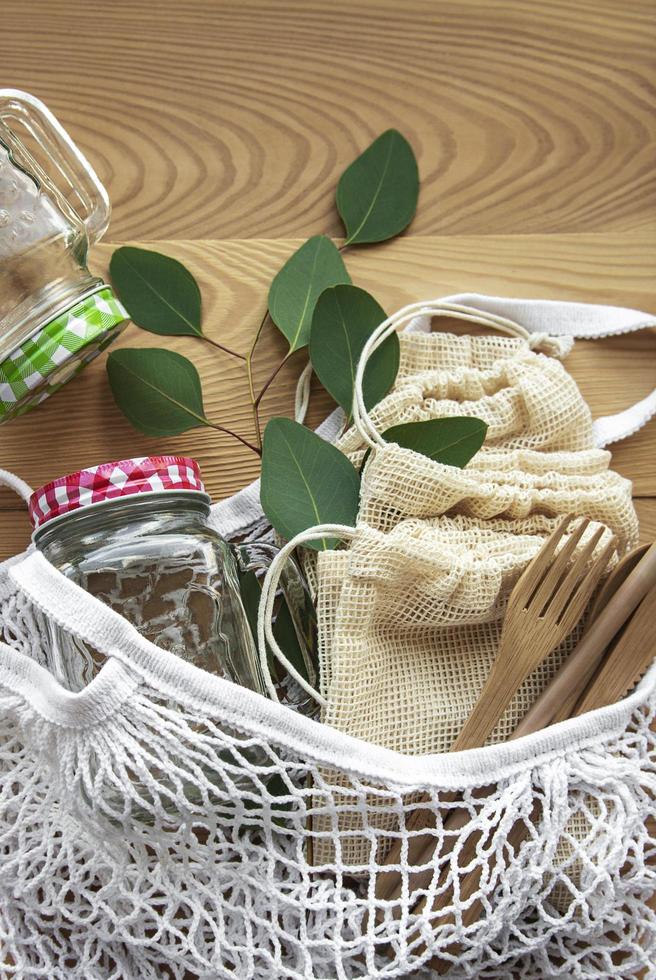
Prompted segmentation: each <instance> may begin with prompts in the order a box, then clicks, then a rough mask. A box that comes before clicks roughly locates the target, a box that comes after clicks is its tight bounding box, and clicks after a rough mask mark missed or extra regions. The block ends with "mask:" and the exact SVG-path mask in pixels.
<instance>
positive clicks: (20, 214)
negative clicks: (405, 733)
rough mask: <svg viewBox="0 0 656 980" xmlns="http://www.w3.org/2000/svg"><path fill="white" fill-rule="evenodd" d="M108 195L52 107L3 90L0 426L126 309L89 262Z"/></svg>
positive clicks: (76, 367)
mask: <svg viewBox="0 0 656 980" xmlns="http://www.w3.org/2000/svg"><path fill="white" fill-rule="evenodd" d="M109 217H110V205H109V198H108V197H107V191H106V190H105V188H104V187H103V185H102V184H101V183H100V181H99V179H98V177H97V175H96V174H95V172H94V171H93V169H92V167H91V165H90V164H89V162H88V161H87V159H86V158H85V157H84V155H83V154H82V153H81V152H80V150H79V149H78V148H77V147H76V146H75V144H74V143H73V141H72V140H71V138H70V136H69V135H68V133H66V131H65V130H64V129H63V128H62V126H61V125H60V124H59V123H58V122H57V120H56V119H55V117H54V116H53V115H52V113H51V112H50V111H49V110H48V109H47V108H46V107H45V106H44V105H43V103H42V102H40V101H39V100H38V99H36V98H34V96H31V95H28V94H27V93H25V92H18V91H15V90H14V89H0V422H6V421H8V420H9V419H12V418H16V416H18V415H22V414H23V413H24V412H26V411H28V410H29V409H30V408H33V407H34V406H35V405H38V404H39V403H40V402H42V401H43V400H44V399H45V398H47V397H48V395H50V394H52V393H53V392H54V391H56V390H57V389H59V388H60V387H61V386H62V385H63V384H65V383H66V381H68V380H69V379H70V378H72V377H73V375H75V374H77V372H78V371H80V370H81V369H82V367H84V365H85V364H87V363H88V362H89V361H90V360H92V358H94V357H95V356H96V354H98V353H99V352H100V351H101V350H102V349H103V348H104V347H106V346H107V345H108V344H109V343H111V341H112V340H113V339H114V337H116V335H117V334H118V332H119V329H120V328H121V326H122V325H123V324H124V323H125V322H126V319H127V313H126V312H125V310H124V309H123V307H122V306H121V304H120V303H119V301H118V299H117V298H116V296H115V295H114V293H113V292H112V289H111V287H110V286H108V285H107V284H106V283H105V282H103V280H102V279H99V278H97V277H95V276H92V275H91V273H90V272H89V270H88V268H87V253H88V250H89V246H90V245H92V244H93V243H94V242H96V241H98V240H99V238H100V237H101V236H102V235H103V234H104V232H105V231H106V229H107V226H108V224H109Z"/></svg>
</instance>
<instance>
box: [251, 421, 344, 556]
mask: <svg viewBox="0 0 656 980" xmlns="http://www.w3.org/2000/svg"><path fill="white" fill-rule="evenodd" d="M359 494H360V478H359V476H358V473H357V471H356V469H355V467H354V466H353V464H352V463H351V461H350V460H349V459H347V457H346V456H345V455H344V454H343V453H341V452H340V451H339V449H336V448H335V447H334V446H331V444H330V443H329V442H325V440H323V439H322V438H321V437H320V436H317V435H315V434H314V432H310V430H309V429H306V428H305V426H303V425H300V424H299V423H298V422H292V420H291V419H285V418H275V419H271V421H270V422H269V424H268V425H267V427H266V429H265V431H264V445H263V450H262V477H261V484H260V500H261V503H262V509H263V510H264V513H265V514H266V516H267V517H268V518H269V520H270V521H271V523H272V525H273V526H274V527H275V529H276V531H278V532H279V533H280V534H282V535H283V537H285V538H287V539H290V538H293V537H294V535H296V534H299V532H301V531H305V530H307V528H309V527H313V526H314V525H315V524H325V523H330V524H348V525H349V527H353V525H354V524H355V518H356V516H357V512H358V498H359ZM337 543H338V542H337V541H336V540H334V539H327V538H323V539H321V540H320V541H313V542H310V543H309V545H308V547H311V548H316V549H317V550H321V549H326V550H327V549H329V548H334V547H335V546H336V545H337Z"/></svg>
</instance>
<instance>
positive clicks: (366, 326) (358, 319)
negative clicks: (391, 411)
mask: <svg viewBox="0 0 656 980" xmlns="http://www.w3.org/2000/svg"><path fill="white" fill-rule="evenodd" d="M386 319H387V314H386V313H385V311H384V310H383V308H382V307H381V306H379V304H378V303H377V302H376V300H375V299H374V298H373V296H370V295H369V293H367V292H366V291H365V290H364V289H359V288H358V287H357V286H332V287H331V288H330V289H326V290H324V292H323V293H322V294H321V296H320V297H319V299H318V300H317V305H316V306H315V308H314V316H313V317H312V332H311V334H310V360H311V361H312V367H313V368H314V371H315V372H316V374H317V377H318V378H319V380H320V381H321V383H322V385H323V386H324V388H325V389H326V390H327V391H328V392H329V393H330V394H331V395H332V396H333V398H334V399H335V401H336V402H337V404H338V405H341V406H342V408H343V409H344V411H345V412H346V414H347V415H350V414H351V408H352V405H353V390H354V386H355V373H356V370H357V367H358V361H359V360H360V354H361V353H362V348H363V347H364V345H365V343H366V342H367V340H368V339H369V337H370V336H371V334H372V333H373V331H374V330H375V329H376V327H377V326H379V324H381V323H382V322H383V320H386ZM399 350H400V348H399V338H398V336H397V335H396V334H392V336H391V337H388V338H387V340H386V341H385V342H384V343H383V344H381V346H380V347H379V348H378V350H377V351H375V352H374V354H373V355H372V356H371V358H370V359H369V363H368V364H367V367H366V369H365V373H364V381H363V385H362V390H363V394H364V402H365V406H366V407H367V408H372V407H373V406H374V405H376V404H377V402H379V401H380V400H381V398H384V397H385V395H386V394H387V392H388V391H389V390H390V388H391V387H392V385H393V384H394V380H395V378H396V374H397V371H398V370H399V356H400V354H399Z"/></svg>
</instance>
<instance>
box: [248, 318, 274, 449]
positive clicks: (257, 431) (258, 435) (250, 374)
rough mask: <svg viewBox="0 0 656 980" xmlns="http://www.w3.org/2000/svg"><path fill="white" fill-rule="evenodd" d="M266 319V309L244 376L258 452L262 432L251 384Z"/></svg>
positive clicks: (249, 353)
mask: <svg viewBox="0 0 656 980" xmlns="http://www.w3.org/2000/svg"><path fill="white" fill-rule="evenodd" d="M268 318H269V311H268V309H267V311H266V312H265V314H264V316H263V317H262V320H261V321H260V325H259V327H258V328H257V332H256V334H255V336H254V338H253V342H252V344H251V346H250V348H249V350H248V354H247V355H246V374H247V376H248V391H249V394H250V399H251V407H252V410H253V423H254V425H255V435H256V438H257V444H258V446H259V447H260V451H261V450H262V430H261V428H260V414H259V412H258V405H259V402H257V401H256V399H255V385H254V384H253V354H254V353H255V348H256V347H257V342H258V340H259V339H260V335H261V333H262V331H263V329H264V324H265V323H266V322H267V320H268Z"/></svg>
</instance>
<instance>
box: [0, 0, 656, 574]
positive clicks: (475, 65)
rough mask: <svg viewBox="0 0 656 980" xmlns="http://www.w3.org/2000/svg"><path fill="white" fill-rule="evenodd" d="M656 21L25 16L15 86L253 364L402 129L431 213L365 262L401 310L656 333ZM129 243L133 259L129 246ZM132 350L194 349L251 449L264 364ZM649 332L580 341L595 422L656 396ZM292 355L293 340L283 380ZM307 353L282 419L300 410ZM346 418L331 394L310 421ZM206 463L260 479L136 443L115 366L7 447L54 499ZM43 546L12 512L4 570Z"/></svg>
mask: <svg viewBox="0 0 656 980" xmlns="http://www.w3.org/2000/svg"><path fill="white" fill-rule="evenodd" d="M655 14H656V8H655V7H654V4H653V2H652V0H628V2H625V3H623V4H622V5H621V7H619V6H618V5H617V4H616V3H615V0H590V2H588V0H577V3H575V4H571V3H567V2H564V0H563V2H561V0H546V2H543V3H540V4H536V3H533V2H532V0H511V2H495V0H487V2H480V0H479V2H474V0H464V2H463V0H457V2H456V0H454V2H448V0H408V2H406V3H404V4H403V5H399V4H398V3H397V2H396V0H338V2H332V3H331V4H325V3H323V2H316V0H302V2H287V3H280V2H274V0H256V2H253V0H185V2H184V3H180V2H179V0H151V2H149V3H148V4H146V3H134V2H133V0H112V3H111V4H107V3H102V4H101V3H100V2H99V0H91V2H89V0H20V2H19V0H4V3H3V37H4V39H5V43H4V44H3V64H2V68H1V70H0V85H5V86H13V87H19V88H23V89H26V90H28V91H31V92H33V93H35V94H36V95H38V96H40V97H41V98H42V99H43V100H44V101H45V102H46V103H47V104H48V105H49V106H50V107H51V108H52V109H53V110H54V111H55V113H56V114H57V115H58V116H59V118H60V119H61V120H62V121H63V123H64V124H65V125H66V127H67V128H68V129H69V130H70V132H71V133H72V134H73V136H74V137H75V139H76V140H77V141H78V142H79V144H80V145H81V147H82V148H83V150H84V151H85V152H86V153H87V154H88V156H89V158H90V159H91V161H92V162H93V164H94V165H95V167H96V168H97V170H98V173H99V174H100V176H101V178H102V180H103V181H104V182H105V184H106V185H107V187H108V189H109V193H110V196H111V199H112V201H113V206H114V213H113V220H112V224H111V227H110V230H109V233H108V235H107V241H106V243H104V244H102V245H100V246H98V247H96V248H95V249H94V251H93V254H92V262H91V264H92V268H93V269H94V270H96V271H99V272H101V273H102V272H103V271H105V270H106V268H107V263H108V260H109V257H110V255H111V252H112V250H113V248H114V247H115V243H118V242H125V241H130V242H135V243H144V244H147V245H149V246H152V247H155V248H159V249H161V250H162V251H165V252H168V253H169V254H171V255H175V256H177V257H179V258H180V259H182V260H184V261H185V262H186V263H187V264H188V265H189V267H190V268H191V269H192V271H193V272H194V273H195V274H196V275H197V277H198V280H199V282H200V285H201V288H202V292H203V302H204V311H205V313H204V326H205V329H206V331H207V333H208V334H210V335H211V336H212V337H215V338H217V339H220V340H223V341H225V342H226V343H228V344H229V345H231V346H233V347H235V348H237V349H238V350H241V351H245V350H246V349H247V347H248V345H249V342H250V339H251V337H252V335H253V331H254V330H255V329H256V326H257V324H258V323H259V321H260V318H261V315H262V312H263V310H264V308H265V304H266V294H267V288H268V284H269V282H270V280H271V277H272V276H273V274H274V273H275V271H276V270H277V268H278V267H279V266H280V264H281V262H282V261H283V260H284V258H285V257H286V256H287V255H288V254H289V253H290V252H291V251H292V250H293V249H294V248H296V247H297V246H298V245H299V244H300V242H301V241H303V240H304V238H306V237H308V236H309V235H311V234H316V233H319V232H324V233H327V234H330V235H333V236H339V234H340V224H339V220H338V217H337V214H336V212H335V208H334V204H333V199H334V188H335V185H336V181H337V179H338V177H339V175H340V173H341V172H342V170H343V169H344V167H345V166H346V165H347V164H348V163H349V162H350V161H351V160H352V159H353V158H354V157H355V156H356V155H357V153H358V152H359V151H361V150H362V149H363V148H364V147H365V146H366V145H367V144H368V143H369V142H370V141H371V139H372V138H374V137H375V136H376V135H377V134H378V133H380V132H381V131H382V130H384V129H386V128H388V127H391V126H395V127H398V128H399V129H401V130H402V131H403V132H404V133H405V135H406V136H407V137H408V139H409V140H410V141H411V143H412V144H413V146H414V147H415V150H416V152H417V156H418V159H419V167H420V173H421V179H422V188H421V195H420V202H419V210H418V214H417V218H416V220H415V221H414V223H413V225H412V226H411V228H410V230H409V232H408V233H407V234H406V235H405V236H404V237H402V238H401V239H398V240H396V241H394V242H391V243H389V244H386V245H383V246H379V247H373V248H368V249H360V250H353V251H352V252H351V253H347V256H346V259H347V264H348V266H349V269H350V271H351V274H352V276H353V278H354V280H355V281H356V282H357V283H358V284H360V285H363V286H364V287H366V288H367V289H369V290H370V291H371V292H373V293H374V294H375V295H376V297H377V298H378V299H379V301H380V302H381V303H382V305H383V306H384V307H385V308H386V309H387V310H388V311H390V312H391V311H392V310H393V309H395V308H396V307H399V306H401V305H403V304H405V303H407V302H410V301H413V300H416V299H423V298H427V297H435V296H440V295H445V294H447V293H452V292H457V291H465V290H466V291H478V292H487V293H494V294H500V295H504V294H505V295H512V296H535V297H540V296H541V297H549V298H558V297H560V298H567V299H573V300H588V301H596V302H607V303H614V304H617V305H624V306H632V307H637V308H639V309H643V310H646V311H651V312H656V297H655V296H654V293H653V285H652V284H653V275H654V270H655V268H656V235H655V234H654V217H655V213H654V202H655V200H656V188H655V185H654V182H653V180H652V171H653V163H654V129H655V122H654V111H653V109H654V105H653V100H652V99H651V97H650V84H651V83H653V81H654V62H653V55H652V52H653V43H654V39H655V35H656V30H655V27H656V24H655V21H656V17H655ZM108 243H111V244H108ZM120 343H121V344H122V345H128V346H137V345H138V346H165V345H166V346H170V347H171V348H174V349H176V350H181V351H184V352H185V354H187V356H189V357H191V358H192V359H193V360H194V361H195V363H196V364H197V365H198V367H199V369H200V372H201V376H202V379H203V385H204V391H205V401H206V409H207V414H208V416H209V417H210V418H211V419H212V420H214V421H216V422H223V423H226V424H231V425H233V426H234V427H235V428H236V429H237V430H238V431H239V432H241V433H242V434H244V435H250V434H251V428H250V425H251V420H250V409H249V405H248V401H247V389H246V382H245V377H244V372H243V366H242V364H241V362H239V361H235V360H234V359H231V358H230V357H227V356H225V355H222V354H221V353H220V352H218V351H216V350H215V349H213V348H211V347H210V346H209V345H206V344H203V343H202V342H199V341H196V340H193V339H176V340H171V341H168V340H164V339H163V338H158V337H155V336H153V335H151V334H146V333H144V332H142V331H139V330H138V329H136V328H135V327H133V326H131V327H129V328H128V329H127V330H126V331H125V333H124V334H123V337H122V339H121V340H120ZM655 345H656V337H655V336H654V335H653V333H651V332H644V333H643V334H638V335H633V336H630V337H625V338H616V339H613V340H608V341H603V342H594V343H592V342H586V343H584V342H581V343H579V344H578V345H577V347H576V348H575V351H574V353H573V354H572V355H571V357H570V359H569V365H570V367H571V370H572V373H573V374H574V376H575V377H576V378H577V380H578V381H579V383H580V385H581V388H582V389H583V393H584V395H585V396H586V397H587V398H588V399H589V401H590V404H591V406H592V408H593V410H594V412H595V413H596V414H601V413H605V412H609V411H613V410H617V409H620V408H622V407H625V406H626V405H628V404H629V403H631V402H632V401H635V400H637V399H638V398H639V397H642V396H644V395H645V394H647V392H648V391H649V390H651V388H652V387H653V386H654V382H655V380H656V346H655ZM283 352H284V345H283V341H282V338H280V337H279V336H278V335H277V334H276V332H275V331H274V330H273V328H271V329H269V330H268V331H267V332H266V334H265V337H264V340H263V343H262V345H261V349H260V353H259V356H258V360H257V374H258V377H260V378H262V379H263V378H265V377H266V376H267V374H268V372H269V371H270V369H271V365H272V364H274V363H275V362H276V359H277V358H279V356H280V355H281V354H282V353H283ZM303 363H304V355H303V354H302V353H299V354H297V355H296V356H295V357H294V358H293V359H292V360H291V361H290V363H289V364H288V366H287V367H286V369H285V370H284V371H283V372H282V374H281V376H280V378H279V381H278V383H277V384H276V385H275V387H274V388H273V389H272V391H271V393H270V395H269V396H268V397H267V398H266V399H265V402H264V413H263V414H264V417H265V418H266V417H267V416H268V415H271V414H290V413H291V411H292V404H293V401H292V399H293V387H294V381H295V379H296V377H297V375H298V372H299V370H300V369H301V367H302V365H303ZM329 407H330V402H329V400H328V398H327V397H326V396H325V395H322V394H321V393H318V395H317V396H316V397H315V399H314V403H313V407H312V412H311V417H310V420H311V421H316V420H318V419H319V418H321V417H322V416H323V415H324V414H325V413H326V411H327V409H328V408H329ZM655 436H656V422H652V423H651V424H650V425H648V426H647V427H646V428H645V429H643V430H642V432H641V433H640V434H639V435H636V436H635V437H633V438H631V439H627V440H625V441H624V442H623V443H620V444H618V446H617V448H616V451H615V463H614V465H615V466H616V468H617V469H618V470H620V472H622V473H623V474H625V475H626V476H628V477H630V478H631V479H632V480H633V481H634V493H635V496H636V504H637V507H638V510H639V512H640V516H641V518H642V533H643V536H644V537H645V538H649V537H654V536H655V535H656V454H655V453H654V451H653V450H654V445H655V438H654V437H655ZM164 451H171V452H185V453H188V454H191V455H194V456H196V457H198V459H199V461H200V463H201V465H202V469H203V472H204V474H205V477H206V480H207V483H208V484H209V488H210V490H211V492H212V494H213V495H214V496H215V497H222V496H225V495H227V494H229V493H231V492H233V491H234V490H236V489H237V488H238V487H240V486H242V485H243V484H244V483H245V482H247V481H248V480H250V479H252V478H253V477H254V476H256V474H257V470H258V460H257V458H256V457H255V456H253V455H252V454H251V453H249V451H248V450H245V449H243V448H242V447H240V446H239V445H238V444H237V443H234V442H232V441H231V440H230V439H229V438H227V437H224V436H222V435H221V434H219V433H217V432H215V431H213V430H207V429H205V430H203V429H197V430H194V431H191V432H189V433H187V434H185V435H183V436H181V437H178V438H175V439H165V440H156V439H150V438H146V437H144V436H142V435H140V434H139V433H136V432H135V431H134V430H132V429H131V427H130V426H129V424H128V423H127V421H126V420H125V419H124V418H123V417H122V416H121V415H120V413H119V412H118V411H117V409H116V408H115V406H114V404H113V401H112V397H111V394H110V392H109V389H108V386H107V381H106V376H105V366H104V357H102V358H100V359H98V360H97V361H96V362H95V363H94V364H93V365H92V366H91V367H90V368H89V369H87V370H86V372H85V373H84V375H83V376H82V377H81V378H80V379H79V380H77V381H75V382H74V383H73V384H71V385H70V386H68V387H67V388H65V389H64V390H63V391H62V392H60V393H59V394H58V395H57V396H55V397H53V398H52V399H51V400H50V401H49V402H47V403H46V404H45V405H44V406H42V407H41V408H40V409H39V410H38V411H37V412H34V413H32V414H31V415H28V416H26V417H24V418H23V419H20V420H18V421H16V422H14V423H12V424H11V425H8V426H4V427H3V428H2V429H1V430H0V465H2V466H4V467H6V468H9V469H11V470H14V471H15V472H17V473H18V474H19V475H20V476H22V477H23V478H24V479H25V480H27V481H28V482H29V483H31V484H32V485H35V486H36V485H39V484H40V483H42V482H44V481H46V480H48V479H51V478H52V477H54V476H58V475H61V474H63V473H66V472H69V471H71V470H73V469H76V468H78V467H80V466H85V465H91V464H94V463H98V462H102V461H105V460H109V459H116V458H120V457H124V456H131V455H140V454H144V453H149V452H164ZM27 538H28V524H27V518H26V514H25V511H24V509H23V508H22V507H21V505H20V503H19V502H18V501H17V499H16V498H15V497H13V495H11V494H10V493H9V492H7V491H0V557H5V556H7V555H9V554H12V553H14V552H16V551H17V550H19V549H22V548H23V546H24V545H25V543H26V541H27Z"/></svg>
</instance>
